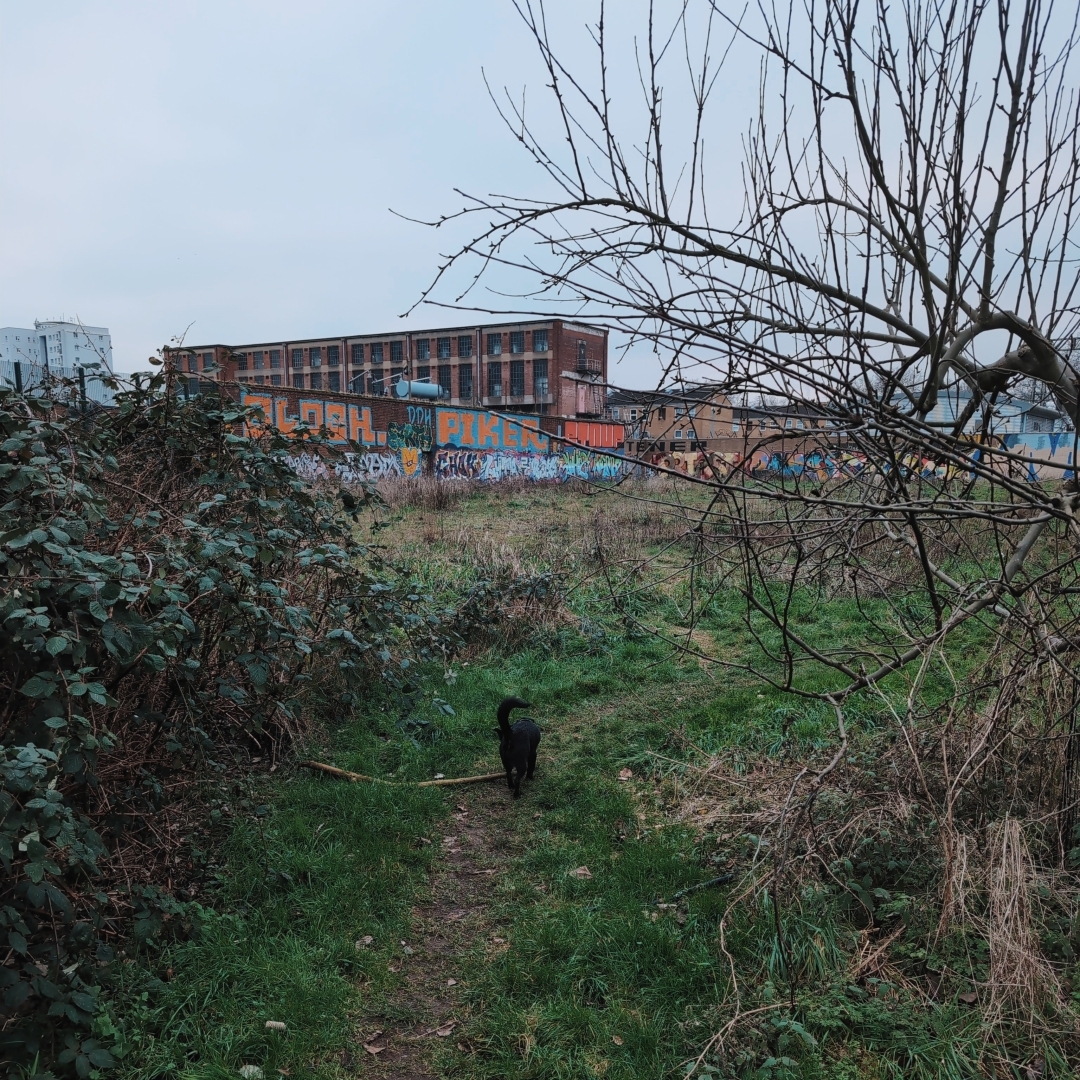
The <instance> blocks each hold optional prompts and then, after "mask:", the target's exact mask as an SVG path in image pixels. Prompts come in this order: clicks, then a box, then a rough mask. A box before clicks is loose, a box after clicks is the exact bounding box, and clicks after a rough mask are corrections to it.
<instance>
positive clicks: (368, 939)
mask: <svg viewBox="0 0 1080 1080" xmlns="http://www.w3.org/2000/svg"><path fill="white" fill-rule="evenodd" d="M374 940H375V939H374V938H373V937H372V936H371V935H370V934H365V935H364V936H363V937H362V938H361V939H360V940H359V941H358V942H357V943H356V951H357V952H359V951H360V950H361V949H366V948H367V947H368V946H369V945H370V944H371V943H372V942H373V941H374Z"/></svg>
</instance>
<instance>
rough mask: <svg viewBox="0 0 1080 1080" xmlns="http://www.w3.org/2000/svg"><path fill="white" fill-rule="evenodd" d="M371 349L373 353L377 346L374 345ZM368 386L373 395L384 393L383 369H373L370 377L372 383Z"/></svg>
mask: <svg viewBox="0 0 1080 1080" xmlns="http://www.w3.org/2000/svg"><path fill="white" fill-rule="evenodd" d="M371 348H372V351H373V352H374V350H375V346H374V345H372V346H371ZM380 351H381V350H380ZM368 385H369V387H370V392H371V393H372V394H376V395H378V394H381V393H382V391H383V369H382V368H373V369H372V372H371V376H370V382H369V384H368Z"/></svg>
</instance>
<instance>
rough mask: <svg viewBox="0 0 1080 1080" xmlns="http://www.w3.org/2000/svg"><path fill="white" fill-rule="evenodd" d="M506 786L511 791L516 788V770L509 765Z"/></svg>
mask: <svg viewBox="0 0 1080 1080" xmlns="http://www.w3.org/2000/svg"><path fill="white" fill-rule="evenodd" d="M506 786H507V787H508V788H509V789H510V790H511V791H513V790H514V770H513V767H507V770H506Z"/></svg>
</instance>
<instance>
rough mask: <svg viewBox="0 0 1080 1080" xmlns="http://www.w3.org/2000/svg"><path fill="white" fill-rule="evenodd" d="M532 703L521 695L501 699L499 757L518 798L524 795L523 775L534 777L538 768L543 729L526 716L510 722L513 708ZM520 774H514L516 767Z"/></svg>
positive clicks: (525, 777) (527, 705)
mask: <svg viewBox="0 0 1080 1080" xmlns="http://www.w3.org/2000/svg"><path fill="white" fill-rule="evenodd" d="M527 708H529V703H528V702H527V701H522V700H521V698H516V697H508V698H503V700H502V701H501V702H500V703H499V728H498V730H497V731H496V732H495V734H496V735H498V736H499V757H501V758H502V763H503V768H504V769H505V770H506V785H507V787H509V788H510V790H511V791H512V792H513V793H514V798H515V799H517V798H519V797H520V795H521V781H522V779H523V778H524V779H526V780H531V779H532V777H533V773H534V772H536V748H537V747H538V746H539V745H540V729H539V728H538V727H537V726H536V722H535V721H534V720H530V719H529V717H527V716H523V717H522V718H521V719H520V720H518V721H516V722H515V724H514V726H513V727H511V726H510V710H511V709H527ZM515 769H516V770H517V776H516V778H515V776H514V770H515Z"/></svg>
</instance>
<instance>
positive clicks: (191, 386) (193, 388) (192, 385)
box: [187, 379, 199, 397]
mask: <svg viewBox="0 0 1080 1080" xmlns="http://www.w3.org/2000/svg"><path fill="white" fill-rule="evenodd" d="M187 392H188V394H189V395H190V396H191V397H194V396H195V395H196V394H197V393H198V392H199V380H198V379H188V381H187Z"/></svg>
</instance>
